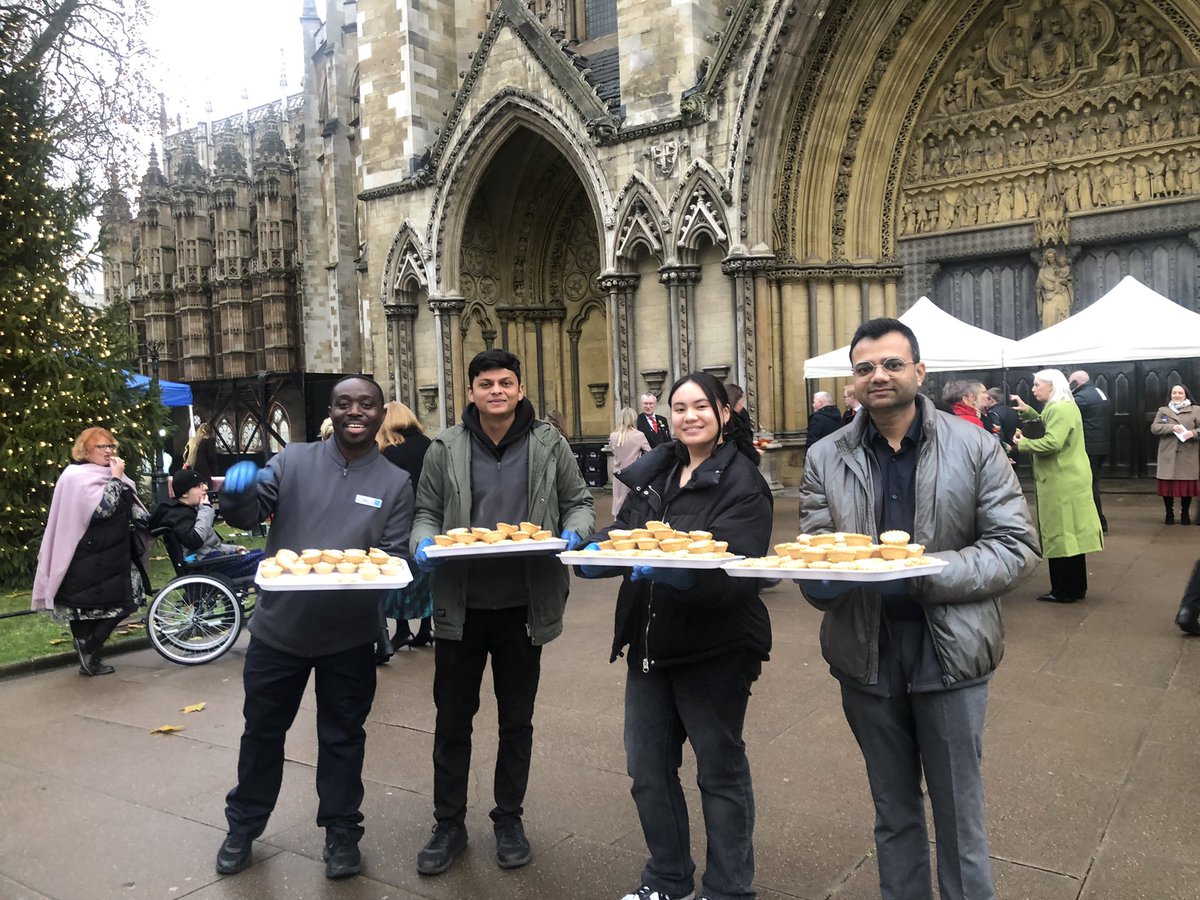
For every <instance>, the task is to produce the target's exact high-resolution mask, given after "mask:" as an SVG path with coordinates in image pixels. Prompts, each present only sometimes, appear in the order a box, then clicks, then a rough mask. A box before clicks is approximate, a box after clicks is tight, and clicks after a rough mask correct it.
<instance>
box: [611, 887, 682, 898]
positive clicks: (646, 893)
mask: <svg viewBox="0 0 1200 900" xmlns="http://www.w3.org/2000/svg"><path fill="white" fill-rule="evenodd" d="M695 897H696V892H695V891H692V892H691V893H690V894H686V895H684V894H667V893H664V892H663V891H656V890H654V888H652V887H650V885H648V884H643V885H642V886H641V887H640V888H638V889H637V890H636V891H634V892H633V893H632V894H626V895H625V896H624V897H622V898H621V900H695Z"/></svg>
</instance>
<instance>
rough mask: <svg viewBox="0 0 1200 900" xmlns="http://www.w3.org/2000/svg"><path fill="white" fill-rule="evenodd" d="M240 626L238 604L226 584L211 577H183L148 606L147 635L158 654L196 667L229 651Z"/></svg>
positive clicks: (159, 593)
mask: <svg viewBox="0 0 1200 900" xmlns="http://www.w3.org/2000/svg"><path fill="white" fill-rule="evenodd" d="M242 622H243V616H242V603H241V600H240V598H239V597H238V596H237V594H236V593H235V592H234V590H233V588H232V587H230V585H229V583H228V582H226V581H224V580H222V579H220V578H216V577H214V576H212V575H183V576H181V577H179V578H176V579H175V580H174V581H172V582H171V583H170V584H168V585H167V586H166V587H164V588H163V589H162V590H161V591H159V592H158V594H157V595H156V596H155V598H154V599H153V600H152V601H151V602H150V609H149V611H148V612H147V614H146V631H147V633H148V634H149V635H150V643H151V644H152V645H153V646H154V649H155V650H157V651H158V652H159V654H161V655H162V656H164V657H165V658H167V659H169V660H170V661H171V662H175V663H179V664H180V665H184V666H198V665H201V664H202V663H206V662H211V661H212V660H214V659H217V658H218V657H220V656H221V655H223V654H224V653H225V651H227V650H228V649H229V648H230V647H232V646H233V645H234V643H235V642H236V641H237V639H238V635H239V634H241V631H242Z"/></svg>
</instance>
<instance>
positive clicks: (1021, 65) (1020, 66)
mask: <svg viewBox="0 0 1200 900" xmlns="http://www.w3.org/2000/svg"><path fill="white" fill-rule="evenodd" d="M1027 46H1028V44H1027V43H1026V38H1025V29H1024V28H1022V27H1021V26H1020V25H1010V26H1009V28H1008V35H1007V39H1006V40H1005V42H1004V44H1003V47H1004V51H1003V53H1002V54H1001V57H1000V58H1001V61H1002V62H1003V65H1004V68H1006V69H1008V71H1009V72H1011V73H1012V77H1013V78H1014V79H1022V78H1024V77H1025V76H1026V75H1027V74H1028V70H1027V69H1026V68H1025V66H1026V63H1027V57H1026V47H1027Z"/></svg>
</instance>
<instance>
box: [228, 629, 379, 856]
mask: <svg viewBox="0 0 1200 900" xmlns="http://www.w3.org/2000/svg"><path fill="white" fill-rule="evenodd" d="M314 671H315V672H316V692H317V797H318V798H319V801H320V802H319V804H318V806H317V825H318V826H320V827H321V828H330V829H333V830H334V831H338V832H342V833H344V834H347V835H349V836H351V837H353V838H354V839H355V840H357V839H359V838H360V837H362V833H363V829H362V820H363V816H362V812H361V811H360V809H359V807H361V806H362V799H363V784H362V767H363V751H364V748H365V747H366V742H367V732H366V730H365V729H364V728H363V724H364V723H365V722H366V721H367V715H368V714H369V713H370V712H371V703H372V702H373V701H374V699H375V645H374V644H363V645H362V646H361V647H352V648H351V649H349V650H343V651H342V652H340V653H332V654H330V655H329V656H315V657H306V656H293V655H292V654H290V653H284V652H283V651H281V650H276V649H275V648H273V647H269V646H267V645H266V644H264V643H263V642H262V641H259V640H257V639H256V638H254V637H253V636H252V637H251V638H250V645H249V646H248V647H247V648H246V664H245V668H244V669H243V670H242V682H243V684H244V685H245V691H246V701H245V704H244V706H243V713H244V715H245V719H246V730H245V731H244V732H243V733H242V743H241V749H240V752H239V754H238V783H237V786H236V787H234V789H233V790H232V791H230V792H229V793H228V795H226V797H225V818H226V820H227V821H228V822H229V831H230V833H231V834H238V835H246V836H249V837H258V836H259V835H260V834H262V833H263V829H265V828H266V827H267V819H269V818H270V816H271V811H272V810H273V809H274V808H275V801H276V800H277V799H278V797H279V786H280V784H281V783H282V781H283V744H284V738H285V737H286V736H287V731H288V729H289V728H290V727H291V726H292V722H293V721H294V720H295V718H296V711H297V710H298V709H299V708H300V700H301V698H302V697H303V696H304V689H305V687H306V686H307V685H308V676H309V673H310V672H314Z"/></svg>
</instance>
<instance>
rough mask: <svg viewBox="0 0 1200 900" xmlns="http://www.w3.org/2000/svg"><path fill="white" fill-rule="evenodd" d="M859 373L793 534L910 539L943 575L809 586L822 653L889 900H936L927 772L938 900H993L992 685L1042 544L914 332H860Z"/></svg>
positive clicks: (996, 447)
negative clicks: (855, 753) (870, 815)
mask: <svg viewBox="0 0 1200 900" xmlns="http://www.w3.org/2000/svg"><path fill="white" fill-rule="evenodd" d="M850 360H851V364H852V367H853V370H854V383H855V389H856V394H857V396H858V398H859V400H860V401H861V402H862V405H863V409H864V410H865V411H866V413H867V415H865V416H863V415H860V416H857V417H856V418H855V420H854V425H853V426H852V427H851V428H848V429H844V430H843V431H842V432H841V433H840V434H839V435H838V436H837V437H836V438H830V439H829V440H826V441H822V442H821V443H819V444H818V445H817V446H815V447H814V448H812V450H811V451H810V453H809V455H808V459H807V462H806V467H805V473H804V484H803V487H802V491H801V500H800V527H801V529H802V530H804V531H806V532H810V533H821V532H829V531H852V532H862V533H866V534H870V535H879V534H882V533H883V532H885V531H905V532H908V534H909V535H911V536H913V540H914V541H915V542H916V543H920V544H924V545H925V548H926V552H927V553H929V554H931V555H934V556H936V557H938V558H940V559H943V560H945V561H946V563H947V565H946V567H945V568H944V569H942V570H941V571H940V572H939V573H937V574H935V575H927V576H925V577H923V578H917V579H912V580H904V581H893V582H883V583H876V584H874V585H870V584H865V583H853V582H845V581H840V582H830V581H827V582H804V583H803V586H804V593H805V596H806V597H807V598H808V600H809V602H810V603H812V604H813V605H814V606H816V607H817V608H818V609H821V610H823V611H824V612H825V616H824V620H823V621H822V623H821V650H822V653H823V654H824V656H825V659H826V661H827V662H828V663H829V666H830V670H831V672H832V673H833V675H834V677H835V678H837V680H838V681H839V682H840V684H841V690H842V708H843V710H844V712H845V714H846V720H847V722H848V723H849V725H850V728H851V730H852V731H853V732H854V736H855V739H856V740H857V741H858V744H859V747H860V748H861V750H862V754H863V759H864V761H865V762H866V767H867V778H868V780H869V782H870V786H871V795H872V797H873V799H874V801H875V846H876V849H877V852H878V859H879V880H880V889H881V894H882V896H883V898H884V900H929V898H932V896H933V893H932V890H933V889H932V885H931V879H930V863H929V840H928V835H927V833H926V827H925V804H924V799H923V795H922V791H921V776H922V772H924V777H925V781H926V783H927V785H928V788H929V798H930V801H931V803H932V805H933V818H934V827H935V830H936V838H937V848H938V853H937V857H938V884H939V886H940V889H941V896H942V898H943V900H966V898H970V900H989V898H993V897H994V896H995V895H994V890H993V887H992V876H991V862H990V859H989V856H988V845H987V834H986V830H985V827H984V804H983V782H982V777H981V774H980V763H981V760H982V756H983V722H984V714H985V712H986V708H987V683H988V680H989V679H990V678H991V675H992V672H993V671H994V670H995V668H996V666H997V664H998V663H999V662H1000V659H1001V657H1002V656H1003V654H1004V632H1003V627H1002V624H1001V617H1000V600H999V597H1000V595H1001V594H1003V593H1005V592H1006V591H1008V590H1009V589H1010V588H1011V587H1012V586H1013V585H1014V584H1015V582H1016V581H1017V579H1018V578H1019V577H1020V576H1021V574H1022V573H1023V572H1024V571H1025V569H1026V568H1027V567H1029V565H1030V564H1031V563H1033V562H1034V560H1035V559H1036V558H1037V546H1038V542H1037V537H1036V536H1035V534H1034V530H1033V525H1032V522H1031V520H1030V516H1029V510H1028V508H1027V507H1026V504H1025V499H1024V497H1023V496H1022V494H1021V489H1020V486H1019V485H1018V483H1017V479H1016V477H1015V476H1014V475H1013V472H1012V467H1011V466H1010V465H1009V464H1008V461H1007V460H1006V459H1005V457H1004V454H1003V452H1002V451H1001V448H1000V443H999V441H997V440H995V439H994V438H993V437H992V436H991V435H990V434H988V433H987V432H986V431H984V430H983V429H982V428H979V427H978V426H976V425H973V424H971V423H968V422H965V421H962V420H959V419H957V418H955V417H954V416H951V415H948V414H946V413H942V412H939V411H937V410H936V409H935V407H934V405H933V403H932V402H931V401H929V400H928V399H927V398H925V397H923V396H920V395H918V393H917V389H918V388H919V387H920V385H921V383H922V381H924V378H925V366H924V364H923V363H921V361H920V350H919V347H918V345H917V339H916V336H915V335H913V333H912V331H911V329H909V328H908V326H906V325H904V324H903V323H902V322H900V321H898V320H896V319H873V320H871V321H869V322H866V323H865V324H863V325H862V326H861V327H860V328H859V329H858V331H857V332H856V333H855V335H854V339H853V341H852V342H851V344H850Z"/></svg>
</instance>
